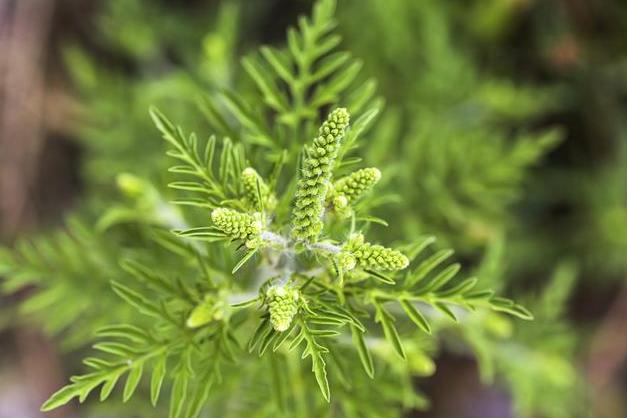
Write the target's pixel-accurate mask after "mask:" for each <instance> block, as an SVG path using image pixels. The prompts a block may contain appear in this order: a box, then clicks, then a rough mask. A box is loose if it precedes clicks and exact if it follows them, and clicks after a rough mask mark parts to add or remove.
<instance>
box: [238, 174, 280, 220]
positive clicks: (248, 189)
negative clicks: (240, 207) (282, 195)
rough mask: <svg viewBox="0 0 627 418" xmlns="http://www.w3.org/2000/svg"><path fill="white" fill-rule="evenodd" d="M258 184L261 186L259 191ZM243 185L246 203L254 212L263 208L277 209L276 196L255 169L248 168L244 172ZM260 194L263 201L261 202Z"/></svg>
mask: <svg viewBox="0 0 627 418" xmlns="http://www.w3.org/2000/svg"><path fill="white" fill-rule="evenodd" d="M257 184H259V189H257ZM242 185H243V186H244V198H245V200H246V203H247V204H248V205H249V206H250V207H251V208H253V209H254V210H258V211H259V210H261V208H262V207H263V208H265V209H267V210H273V209H274V208H275V207H276V198H275V197H274V194H273V193H272V192H271V191H270V188H269V187H268V185H267V184H266V182H265V181H264V180H263V178H262V177H261V176H260V175H259V173H257V171H256V170H255V169H254V168H252V167H246V168H245V169H244V171H242ZM260 194H261V199H262V200H261V201H259V197H260V196H259V195H260Z"/></svg>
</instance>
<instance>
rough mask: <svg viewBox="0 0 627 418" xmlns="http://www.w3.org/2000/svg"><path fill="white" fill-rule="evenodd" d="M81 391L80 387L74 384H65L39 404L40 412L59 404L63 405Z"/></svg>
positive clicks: (49, 409) (50, 409) (56, 406)
mask: <svg viewBox="0 0 627 418" xmlns="http://www.w3.org/2000/svg"><path fill="white" fill-rule="evenodd" d="M81 393H82V389H81V387H79V386H78V385H76V384H71V385H67V386H65V387H63V388H61V389H59V390H58V391H57V392H55V393H54V394H53V395H52V396H51V397H50V398H49V399H48V400H47V401H46V402H44V404H43V405H42V406H41V411H42V412H48V411H52V410H53V409H56V408H58V407H60V406H63V405H65V404H66V403H68V402H69V401H71V400H72V399H73V398H76V397H77V396H79V395H80V394H81Z"/></svg>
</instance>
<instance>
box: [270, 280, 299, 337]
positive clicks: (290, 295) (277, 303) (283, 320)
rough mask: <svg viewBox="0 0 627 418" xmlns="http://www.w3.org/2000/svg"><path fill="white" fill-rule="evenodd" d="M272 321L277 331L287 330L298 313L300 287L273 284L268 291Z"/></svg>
mask: <svg viewBox="0 0 627 418" xmlns="http://www.w3.org/2000/svg"><path fill="white" fill-rule="evenodd" d="M266 298H267V301H268V312H269V313H270V323H271V324H272V328H274V330H275V331H278V332H283V331H287V330H288V329H289V327H290V325H292V320H293V319H294V317H295V316H296V314H297V313H298V300H299V298H300V293H299V291H298V289H296V288H292V287H289V286H272V287H271V288H269V289H268V291H267V293H266Z"/></svg>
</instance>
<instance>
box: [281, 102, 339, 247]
mask: <svg viewBox="0 0 627 418" xmlns="http://www.w3.org/2000/svg"><path fill="white" fill-rule="evenodd" d="M348 122H349V114H348V112H347V110H346V109H344V108H338V109H335V110H334V111H333V112H331V113H330V114H329V116H328V117H327V120H326V121H325V122H324V123H323V124H322V126H321V127H320V130H319V132H318V136H317V137H316V138H315V139H314V141H313V146H312V147H310V148H309V149H308V155H307V158H306V159H305V162H304V167H303V172H302V175H301V178H300V180H299V182H298V188H297V190H296V195H295V202H294V210H293V212H292V228H293V229H292V238H294V239H295V240H297V241H304V242H309V243H311V242H314V241H315V240H316V239H317V238H318V235H320V232H321V231H322V227H323V223H322V215H323V214H324V204H325V201H326V195H327V192H328V188H329V182H330V181H331V175H332V172H333V165H334V163H335V160H336V159H337V155H338V150H339V148H340V142H341V141H342V138H343V137H344V133H345V131H346V128H347V127H348Z"/></svg>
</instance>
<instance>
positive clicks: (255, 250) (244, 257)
mask: <svg viewBox="0 0 627 418" xmlns="http://www.w3.org/2000/svg"><path fill="white" fill-rule="evenodd" d="M257 250H258V249H257V248H255V249H254V250H251V251H249V252H248V253H246V254H245V255H244V256H243V257H242V259H241V260H239V261H238V263H237V264H236V265H235V267H233V270H232V271H231V273H232V274H235V272H237V270H239V269H240V268H241V267H242V266H243V265H244V264H246V262H247V261H248V260H250V258H251V257H252V256H253V255H255V253H257Z"/></svg>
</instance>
